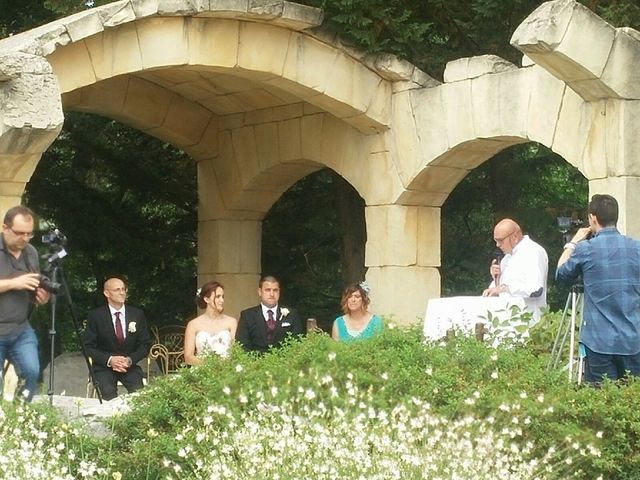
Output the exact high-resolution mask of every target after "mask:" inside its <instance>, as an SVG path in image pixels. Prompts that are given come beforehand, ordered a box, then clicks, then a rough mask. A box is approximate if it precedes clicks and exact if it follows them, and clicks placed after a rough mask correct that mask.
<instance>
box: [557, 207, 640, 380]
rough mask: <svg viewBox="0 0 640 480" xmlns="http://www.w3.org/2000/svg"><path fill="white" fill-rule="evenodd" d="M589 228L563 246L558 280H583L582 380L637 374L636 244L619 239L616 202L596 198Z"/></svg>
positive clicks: (639, 252)
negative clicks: (583, 377) (583, 362)
mask: <svg viewBox="0 0 640 480" xmlns="http://www.w3.org/2000/svg"><path fill="white" fill-rule="evenodd" d="M587 211H588V217H589V227H585V228H581V229H579V230H578V231H577V232H576V233H575V235H574V236H573V239H572V240H571V241H570V242H568V243H567V244H566V245H565V246H564V251H563V252H562V255H561V256H560V259H559V260H558V268H557V270H556V279H557V280H558V281H560V282H566V283H573V282H575V281H577V280H578V278H579V277H580V276H582V280H583V282H584V308H583V312H582V314H583V315H582V316H583V321H582V330H581V334H580V343H581V344H582V345H584V347H585V352H586V363H585V381H586V382H588V383H591V384H594V385H598V384H600V383H602V381H603V379H604V377H605V376H606V377H607V378H609V379H611V380H617V379H620V378H623V377H624V376H625V375H626V374H627V373H630V374H631V375H640V242H638V241H637V240H634V239H632V238H629V237H627V236H624V235H622V234H620V232H619V231H618V229H617V228H616V224H617V222H618V202H617V201H616V199H615V198H613V197H612V196H611V195H594V196H593V197H591V201H590V202H589V206H588V210H587Z"/></svg>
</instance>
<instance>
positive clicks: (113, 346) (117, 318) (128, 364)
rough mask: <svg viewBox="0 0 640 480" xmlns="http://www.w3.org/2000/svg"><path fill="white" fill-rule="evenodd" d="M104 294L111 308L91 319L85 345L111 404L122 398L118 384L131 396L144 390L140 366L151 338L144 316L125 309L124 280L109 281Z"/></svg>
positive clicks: (98, 310)
mask: <svg viewBox="0 0 640 480" xmlns="http://www.w3.org/2000/svg"><path fill="white" fill-rule="evenodd" d="M103 294H104V296H105V297H106V299H107V304H106V305H104V306H102V307H98V308H94V309H93V310H91V311H90V312H89V314H88V315H87V328H86V329H85V331H84V334H83V336H82V342H83V343H84V347H85V349H86V351H87V354H88V355H89V356H90V357H91V358H92V359H93V376H94V379H95V380H96V383H97V385H98V388H99V389H100V393H101V394H102V398H104V399H105V400H111V399H112V398H115V397H116V396H117V395H118V387H117V385H118V380H120V381H121V382H122V385H124V387H125V388H126V389H127V392H135V391H136V390H139V389H140V388H142V385H143V383H142V379H143V372H142V369H141V368H140V367H139V366H138V365H137V363H138V362H139V361H140V360H142V359H143V358H145V357H146V356H147V354H148V353H149V348H150V346H151V337H150V336H149V330H148V328H147V319H146V318H145V316H144V312H143V311H142V310H140V309H139V308H136V307H132V306H130V305H125V303H124V302H125V300H126V298H127V287H126V285H125V283H124V282H123V281H122V280H121V279H120V278H116V277H112V278H109V279H107V281H106V282H104V291H103Z"/></svg>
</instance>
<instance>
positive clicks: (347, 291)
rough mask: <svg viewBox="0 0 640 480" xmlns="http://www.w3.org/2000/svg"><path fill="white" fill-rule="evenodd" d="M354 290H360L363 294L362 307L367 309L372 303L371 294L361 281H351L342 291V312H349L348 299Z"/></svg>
mask: <svg viewBox="0 0 640 480" xmlns="http://www.w3.org/2000/svg"><path fill="white" fill-rule="evenodd" d="M353 292H360V295H361V296H362V309H363V310H366V309H367V307H368V306H369V303H371V299H370V298H369V294H368V293H367V292H366V291H365V290H364V288H362V287H361V286H360V284H359V283H351V284H349V285H347V288H345V289H344V292H342V300H341V301H340V306H341V307H342V312H343V313H344V314H345V315H346V314H347V313H349V308H348V307H347V299H348V298H349V297H350V296H351V294H352V293H353Z"/></svg>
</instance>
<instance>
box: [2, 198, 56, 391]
mask: <svg viewBox="0 0 640 480" xmlns="http://www.w3.org/2000/svg"><path fill="white" fill-rule="evenodd" d="M35 224H36V216H35V214H34V213H33V211H31V209H29V208H27V207H24V206H21V205H20V206H16V207H13V208H10V209H9V210H8V211H7V213H6V214H5V216H4V222H3V224H2V235H1V236H0V252H1V253H0V369H2V370H0V391H1V389H2V387H3V383H4V382H3V378H2V374H1V372H2V371H3V370H4V362H5V359H7V360H9V361H10V362H11V363H12V364H13V365H14V367H15V369H16V373H17V374H18V376H19V377H20V379H21V380H23V381H24V389H23V390H22V392H21V394H22V395H23V396H24V398H25V399H26V400H27V401H30V400H31V399H32V398H33V395H34V394H35V393H36V391H37V389H38V378H39V376H40V360H39V357H38V339H37V337H36V334H35V332H34V330H33V328H32V327H31V325H29V317H30V315H31V311H32V309H33V306H34V303H35V304H37V305H42V304H44V303H47V302H48V301H49V296H50V295H49V293H48V292H47V291H45V290H44V289H43V288H42V287H40V274H39V271H40V264H39V261H38V252H37V251H36V249H35V247H33V245H31V244H30V243H29V242H30V240H31V239H32V238H33V236H34V234H33V230H34V228H35Z"/></svg>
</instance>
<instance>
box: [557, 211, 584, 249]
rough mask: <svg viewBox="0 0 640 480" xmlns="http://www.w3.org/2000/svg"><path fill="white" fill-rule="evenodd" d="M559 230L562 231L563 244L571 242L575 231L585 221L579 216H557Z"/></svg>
mask: <svg viewBox="0 0 640 480" xmlns="http://www.w3.org/2000/svg"><path fill="white" fill-rule="evenodd" d="M556 220H557V222H558V230H560V232H561V233H562V242H563V244H565V243H567V242H570V241H571V239H572V238H573V235H574V233H576V231H577V230H578V229H579V228H580V227H582V226H583V225H584V224H585V222H584V221H583V220H581V219H579V218H573V217H557V219H556Z"/></svg>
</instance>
